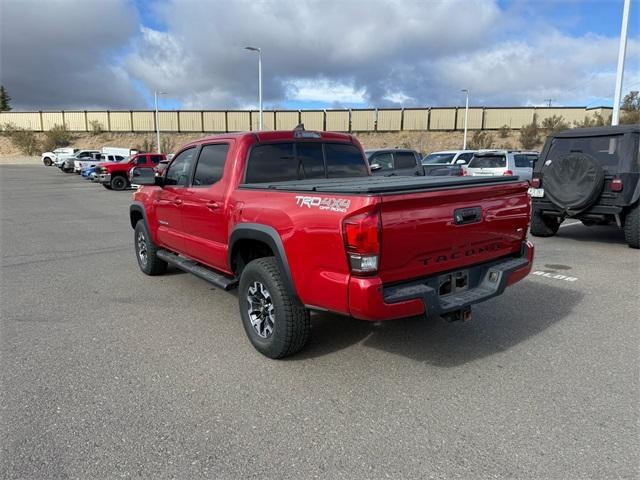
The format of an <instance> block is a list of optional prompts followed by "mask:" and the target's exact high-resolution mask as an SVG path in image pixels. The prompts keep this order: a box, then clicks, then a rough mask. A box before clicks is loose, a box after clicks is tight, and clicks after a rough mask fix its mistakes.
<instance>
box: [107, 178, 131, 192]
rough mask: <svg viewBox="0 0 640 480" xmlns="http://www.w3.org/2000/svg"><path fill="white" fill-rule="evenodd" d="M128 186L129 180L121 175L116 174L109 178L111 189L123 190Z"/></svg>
mask: <svg viewBox="0 0 640 480" xmlns="http://www.w3.org/2000/svg"><path fill="white" fill-rule="evenodd" d="M128 186H129V181H128V180H127V179H126V178H125V177H123V176H122V175H116V176H115V177H113V178H112V179H111V188H112V189H113V190H124V189H125V188H127V187H128Z"/></svg>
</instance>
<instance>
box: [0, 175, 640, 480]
mask: <svg viewBox="0 0 640 480" xmlns="http://www.w3.org/2000/svg"><path fill="white" fill-rule="evenodd" d="M0 189H1V197H0V199H1V203H2V207H1V213H2V221H1V249H2V268H1V272H2V278H1V283H2V312H1V313H2V324H1V339H0V355H1V363H2V365H1V369H0V378H1V382H2V385H1V388H0V405H1V417H0V418H1V420H0V423H1V424H2V425H1V431H2V434H1V435H0V442H1V448H2V449H1V452H2V455H1V459H0V478H3V479H13V478H28V479H31V478H81V479H93V478H97V479H102V478H105V479H106V478H119V477H124V478H132V477H133V478H202V477H210V478H279V479H284V478H291V479H300V478H329V479H337V478H394V479H398V478H445V477H446V478H465V479H477V478H532V479H533V478H535V479H558V478H576V479H584V478H638V476H639V475H640V469H639V467H638V465H639V464H640V457H639V455H638V449H637V445H638V437H639V435H638V434H639V433H640V414H639V409H638V400H639V398H640V395H639V393H640V388H639V385H640V375H639V373H640V362H639V360H640V356H639V347H638V346H639V345H640V326H639V322H638V320H639V318H638V317H639V311H640V308H639V307H640V305H639V303H640V302H639V295H638V292H639V290H638V287H639V279H640V275H639V273H640V252H638V251H634V250H632V249H630V248H628V247H627V246H626V245H625V243H624V238H623V235H622V233H621V232H620V231H619V230H617V229H615V228H610V227H591V228H587V227H584V226H582V225H581V224H573V225H566V226H563V228H561V230H560V232H559V234H558V236H556V237H554V238H550V239H537V238H536V239H534V243H535V244H536V247H537V258H536V263H535V266H534V270H535V271H536V274H535V275H531V276H529V277H528V279H526V280H525V281H523V282H521V283H519V284H517V285H516V286H514V287H512V288H511V289H509V290H507V292H506V293H505V294H504V295H503V296H501V297H498V298H495V299H492V300H490V301H488V302H486V303H484V304H481V305H479V306H476V307H475V308H474V319H473V320H472V321H471V322H468V323H455V324H447V323H445V322H444V321H442V320H440V319H430V320H425V319H408V320H401V321H392V322H386V323H381V324H372V323H368V322H361V321H356V320H350V319H346V318H343V317H339V316H335V315H329V314H317V315H314V316H313V335H312V339H311V342H310V344H309V345H308V346H307V348H306V349H305V350H304V351H303V352H302V353H301V354H299V355H297V356H295V357H293V358H290V359H287V360H284V361H272V360H268V359H266V358H265V357H263V356H261V355H260V354H259V353H258V352H256V351H255V350H254V349H253V348H252V347H251V345H250V344H249V342H248V340H247V339H246V337H245V334H244V331H243V329H242V325H241V323H240V319H239V314H238V306H237V299H236V297H235V296H234V295H233V294H230V293H226V292H223V291H219V290H217V289H215V288H213V287H212V286H210V285H209V284H207V283H205V282H204V281H202V280H199V279H197V278H195V277H194V276H192V275H189V274H184V273H181V272H179V271H175V270H171V271H170V272H169V273H168V274H167V275H165V276H161V277H154V278H151V277H146V276H144V275H143V274H142V273H140V271H139V270H138V266H137V264H136V261H135V257H134V254H133V234H132V230H131V227H130V225H129V220H128V204H129V201H130V199H131V193H130V192H112V191H107V190H105V189H104V188H102V187H101V186H99V185H95V184H91V183H89V182H87V181H85V180H84V179H81V178H80V177H78V176H76V175H65V174H62V173H60V172H59V171H58V170H57V169H55V168H53V167H50V168H45V167H43V166H1V167H0ZM634 445H636V446H635V447H634Z"/></svg>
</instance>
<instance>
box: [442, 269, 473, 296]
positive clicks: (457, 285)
mask: <svg viewBox="0 0 640 480" xmlns="http://www.w3.org/2000/svg"><path fill="white" fill-rule="evenodd" d="M468 288H469V270H459V271H457V272H452V273H447V274H445V275H440V276H439V277H438V295H439V296H441V297H446V296H447V295H453V294H455V293H460V292H463V291H465V290H467V289H468Z"/></svg>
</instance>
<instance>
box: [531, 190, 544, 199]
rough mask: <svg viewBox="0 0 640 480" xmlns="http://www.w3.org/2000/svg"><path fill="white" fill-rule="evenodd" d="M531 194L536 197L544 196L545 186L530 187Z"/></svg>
mask: <svg viewBox="0 0 640 480" xmlns="http://www.w3.org/2000/svg"><path fill="white" fill-rule="evenodd" d="M529 195H531V196H532V197H535V198H542V197H544V188H529Z"/></svg>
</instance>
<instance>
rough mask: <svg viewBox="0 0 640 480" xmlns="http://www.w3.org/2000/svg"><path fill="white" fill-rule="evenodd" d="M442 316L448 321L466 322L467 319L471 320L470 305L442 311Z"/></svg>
mask: <svg viewBox="0 0 640 480" xmlns="http://www.w3.org/2000/svg"><path fill="white" fill-rule="evenodd" d="M442 318H444V319H445V320H446V321H447V322H449V323H451V322H458V321H462V322H468V321H469V320H471V307H470V306H469V307H464V308H461V309H460V310H454V311H453V312H447V313H443V314H442Z"/></svg>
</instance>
